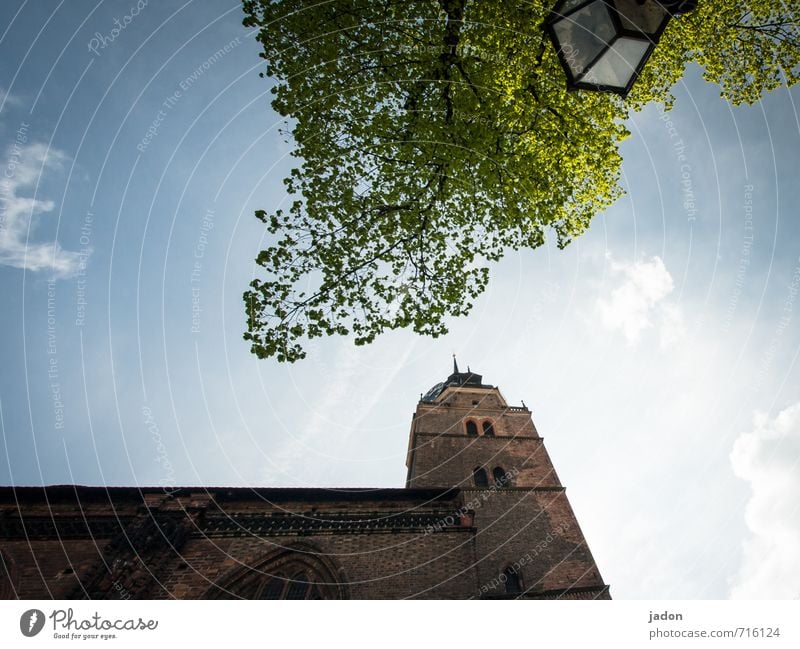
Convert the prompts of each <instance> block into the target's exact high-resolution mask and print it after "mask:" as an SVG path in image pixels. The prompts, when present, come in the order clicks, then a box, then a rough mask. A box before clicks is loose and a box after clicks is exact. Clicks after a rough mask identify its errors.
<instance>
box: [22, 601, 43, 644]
mask: <svg viewBox="0 0 800 649" xmlns="http://www.w3.org/2000/svg"><path fill="white" fill-rule="evenodd" d="M43 627H44V613H42V612H41V611H40V610H39V609H38V608H32V609H30V610H29V611H25V612H24V613H23V614H22V617H20V618H19V630H20V631H22V635H24V636H26V637H28V638H32V637H33V636H35V635H36V634H37V633H39V631H41V630H42V628H43Z"/></svg>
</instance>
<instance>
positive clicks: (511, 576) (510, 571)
mask: <svg viewBox="0 0 800 649" xmlns="http://www.w3.org/2000/svg"><path fill="white" fill-rule="evenodd" d="M503 576H504V577H505V586H506V594H507V595H519V594H520V593H521V592H522V581H521V580H520V578H519V573H518V572H517V571H516V570H514V568H512V567H511V566H508V568H506V569H505V570H503Z"/></svg>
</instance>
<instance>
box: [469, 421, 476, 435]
mask: <svg viewBox="0 0 800 649" xmlns="http://www.w3.org/2000/svg"><path fill="white" fill-rule="evenodd" d="M467 435H471V436H472V437H477V436H478V426H477V425H476V424H475V422H474V421H471V420H470V421H468V422H467Z"/></svg>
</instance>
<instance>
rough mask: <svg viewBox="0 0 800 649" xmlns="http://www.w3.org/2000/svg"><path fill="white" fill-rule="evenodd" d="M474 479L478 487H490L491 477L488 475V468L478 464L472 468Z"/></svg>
mask: <svg viewBox="0 0 800 649" xmlns="http://www.w3.org/2000/svg"><path fill="white" fill-rule="evenodd" d="M472 479H473V480H474V481H475V486H476V487H488V486H489V479H488V478H487V477H486V470H485V469H482V468H481V467H479V466H477V467H475V468H474V469H473V470H472Z"/></svg>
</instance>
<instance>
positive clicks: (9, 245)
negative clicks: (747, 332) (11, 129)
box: [0, 142, 80, 277]
mask: <svg viewBox="0 0 800 649" xmlns="http://www.w3.org/2000/svg"><path fill="white" fill-rule="evenodd" d="M68 159H69V158H68V156H67V155H66V154H65V153H64V152H63V151H59V150H58V149H48V147H47V146H46V145H44V144H41V143H30V144H26V143H23V144H20V143H19V142H16V143H15V144H13V145H12V146H10V147H9V148H8V149H6V152H5V156H4V159H3V162H2V166H1V167H0V169H2V174H0V264H4V265H6V266H12V267H14V268H24V269H26V270H29V271H47V272H50V273H51V274H52V275H53V276H54V277H68V276H70V275H72V274H74V273H75V272H76V271H77V269H78V266H79V263H80V255H79V254H78V253H77V252H70V251H68V250H64V249H62V248H61V245H60V244H59V243H58V241H49V242H43V241H38V242H32V241H30V233H31V231H32V229H33V226H34V225H35V223H34V219H35V217H36V216H37V215H40V214H43V213H46V212H52V211H53V208H54V207H55V204H54V203H53V201H50V200H41V199H38V198H33V197H29V196H24V195H21V194H25V193H28V192H29V191H30V190H31V189H33V188H34V187H35V186H36V184H37V179H38V178H39V176H40V174H42V175H44V174H47V173H50V172H55V171H59V170H61V169H62V168H63V165H64V163H65V161H67V160H68Z"/></svg>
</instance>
